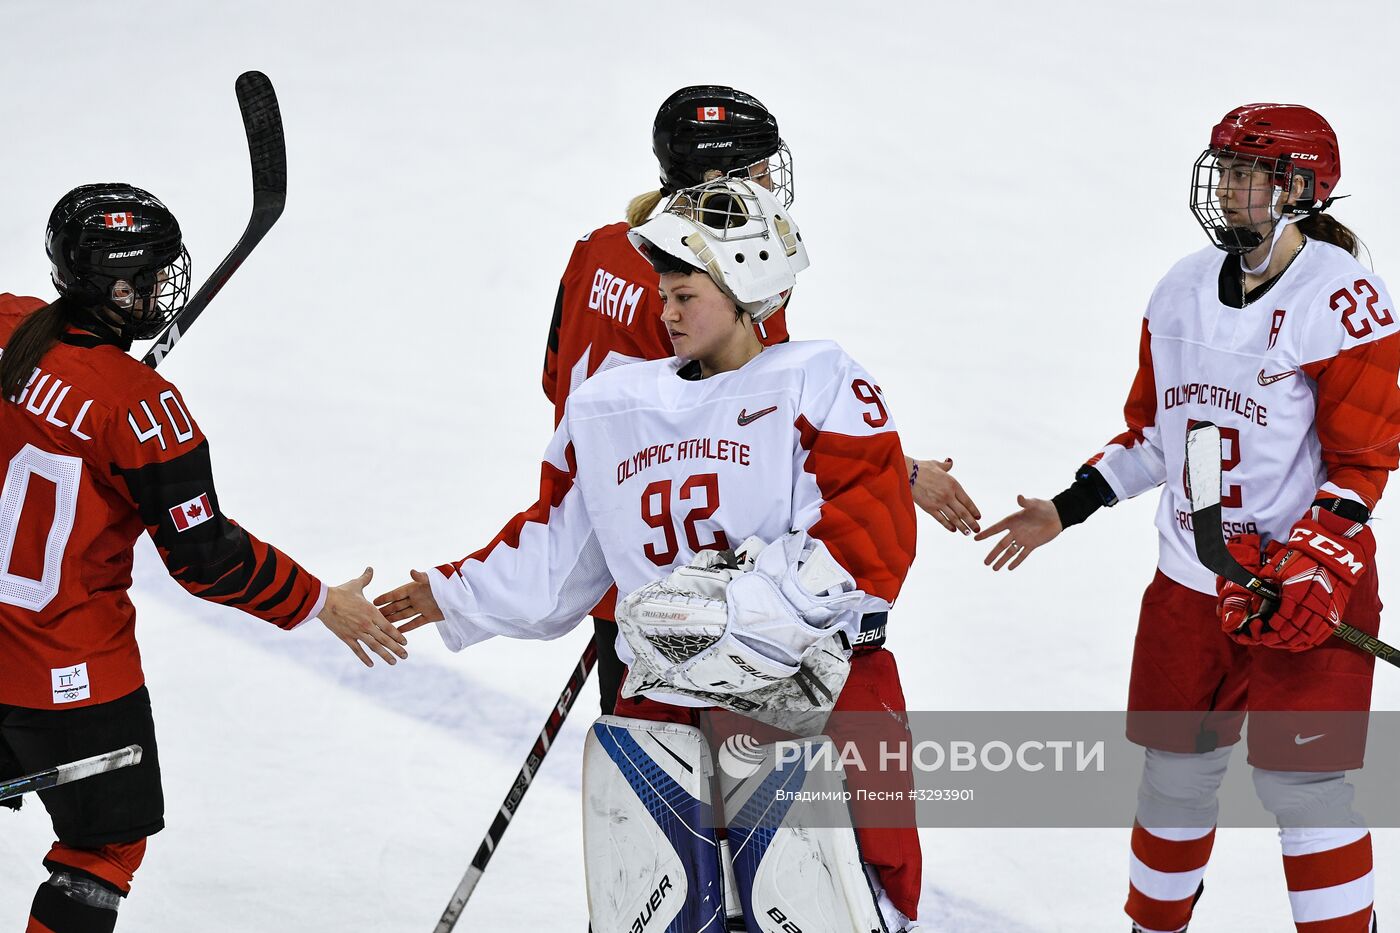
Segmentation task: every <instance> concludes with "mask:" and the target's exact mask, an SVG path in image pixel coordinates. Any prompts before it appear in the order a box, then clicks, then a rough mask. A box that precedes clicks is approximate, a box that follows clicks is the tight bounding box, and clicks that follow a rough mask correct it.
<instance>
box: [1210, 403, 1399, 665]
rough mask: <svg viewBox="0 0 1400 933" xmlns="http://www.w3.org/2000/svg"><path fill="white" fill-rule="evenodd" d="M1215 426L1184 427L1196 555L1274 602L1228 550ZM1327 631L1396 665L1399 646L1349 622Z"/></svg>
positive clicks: (1274, 595) (1267, 586) (1274, 594)
mask: <svg viewBox="0 0 1400 933" xmlns="http://www.w3.org/2000/svg"><path fill="white" fill-rule="evenodd" d="M1222 459H1223V458H1222V457H1221V449H1220V429H1219V428H1218V427H1216V426H1215V425H1214V424H1212V423H1211V422H1209V421H1202V422H1201V423H1199V424H1196V425H1194V426H1192V427H1191V428H1190V429H1188V430H1187V432H1186V478H1187V493H1188V494H1189V495H1190V497H1191V531H1192V534H1193V535H1194V536H1195V539H1196V558H1197V559H1198V560H1199V561H1200V562H1201V564H1202V565H1204V566H1205V568H1206V569H1207V570H1209V571H1210V572H1211V573H1214V574H1217V575H1218V576H1221V577H1224V578H1225V579H1226V580H1229V581H1230V582H1231V583H1237V584H1239V585H1240V586H1242V587H1244V588H1245V589H1247V590H1249V591H1250V592H1251V593H1256V594H1258V595H1259V596H1260V597H1262V598H1263V599H1264V600H1266V601H1268V602H1271V603H1274V604H1277V603H1278V599H1279V593H1278V589H1277V587H1275V586H1274V585H1273V584H1271V583H1267V582H1265V581H1264V580H1261V579H1259V578H1258V577H1256V576H1255V575H1254V574H1252V573H1250V572H1249V571H1248V570H1246V569H1245V567H1244V566H1243V565H1242V564H1241V563H1240V562H1239V561H1237V560H1235V556H1234V555H1233V554H1231V553H1230V549H1229V548H1228V547H1227V546H1226V545H1225V535H1224V532H1223V531H1221V505H1220V478H1221V461H1222ZM1332 635H1333V637H1335V638H1340V639H1341V640H1342V641H1344V642H1346V643H1347V644H1349V645H1352V646H1354V647H1356V648H1359V649H1361V650H1362V651H1364V652H1366V653H1367V654H1370V655H1374V656H1375V657H1377V658H1380V659H1381V660H1382V661H1387V662H1389V663H1391V664H1394V665H1395V666H1396V667H1400V651H1397V650H1396V649H1395V648H1394V647H1392V646H1390V645H1388V644H1386V643H1385V642H1383V641H1381V640H1380V639H1379V638H1376V637H1375V636H1373V635H1368V634H1366V633H1365V632H1363V631H1361V630H1360V629H1358V628H1356V627H1355V626H1352V625H1348V624H1347V623H1345V622H1338V623H1337V624H1336V625H1335V626H1334V627H1333V628H1332Z"/></svg>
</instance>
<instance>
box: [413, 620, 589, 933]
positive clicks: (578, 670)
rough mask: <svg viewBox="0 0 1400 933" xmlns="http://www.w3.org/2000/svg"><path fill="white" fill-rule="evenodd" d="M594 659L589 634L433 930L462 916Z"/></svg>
mask: <svg viewBox="0 0 1400 933" xmlns="http://www.w3.org/2000/svg"><path fill="white" fill-rule="evenodd" d="M597 660H598V646H597V644H595V643H594V640H593V639H592V638H591V637H590V638H589V639H588V647H586V648H584V649H583V655H582V656H581V657H580V658H579V659H578V664H577V665H575V667H574V670H573V673H572V674H570V675H569V680H568V683H566V684H564V690H563V692H562V693H560V694H559V699H558V700H557V701H556V702H555V704H554V709H553V710H551V711H550V714H549V718H548V719H546V720H545V723H544V728H543V729H541V730H540V734H539V737H538V738H536V739H535V744H534V745H533V746H531V748H530V754H528V755H526V756H525V764H524V765H523V766H521V768H520V772H519V773H518V774H516V776H515V781H514V782H513V783H512V784H511V786H510V791H509V792H508V793H507V794H506V799H505V800H504V801H502V803H501V806H500V809H499V810H497V811H496V817H495V819H493V820H492V821H491V828H490V829H488V830H487V831H486V836H485V838H483V839H482V840H481V845H479V846H477V849H476V855H475V856H473V857H472V863H471V866H470V867H469V868H468V869H467V872H466V874H464V875H463V876H462V880H461V881H459V882H458V883H457V890H455V891H453V892H452V900H450V901H448V902H447V909H446V910H444V911H443V912H442V917H441V919H439V920H438V922H437V926H435V927H433V933H452V929H453V928H454V927H455V926H456V925H457V921H458V920H459V919H461V916H462V911H463V910H464V909H465V908H466V906H467V901H468V900H470V899H471V896H472V892H473V891H475V890H476V886H477V883H478V882H479V881H481V876H482V874H483V873H484V872H485V871H486V863H487V862H489V861H491V856H492V855H493V854H494V853H495V851H496V846H498V845H500V843H501V837H502V836H504V835H505V831H506V828H507V827H509V826H510V821H511V819H512V818H513V817H514V816H515V811H516V810H517V809H519V807H520V802H521V800H522V799H524V797H525V792H526V791H527V790H529V789H530V782H531V781H533V780H534V779H535V774H536V773H537V772H538V771H539V767H540V764H541V763H542V762H543V761H544V756H545V755H547V754H548V753H549V748H550V746H551V745H553V744H554V740H555V739H556V738H558V737H559V730H560V729H562V728H563V727H564V720H565V718H567V717H568V715H569V710H571V709H573V708H574V701H575V700H577V699H578V695H579V692H580V691H581V690H582V689H583V685H584V684H585V683H587V682H588V675H589V673H590V672H591V671H592V670H593V664H594V662H595V661H597Z"/></svg>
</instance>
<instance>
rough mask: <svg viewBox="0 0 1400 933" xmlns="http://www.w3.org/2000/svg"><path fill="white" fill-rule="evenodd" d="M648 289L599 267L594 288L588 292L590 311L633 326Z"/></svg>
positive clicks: (595, 273) (594, 276) (594, 279)
mask: <svg viewBox="0 0 1400 933" xmlns="http://www.w3.org/2000/svg"><path fill="white" fill-rule="evenodd" d="M645 291H646V289H645V288H643V287H642V286H641V285H633V284H632V283H631V282H629V281H627V280H626V279H624V278H621V277H619V276H616V275H613V274H612V273H611V272H609V271H607V270H606V269H604V268H602V267H601V266H600V267H598V269H596V270H595V271H594V272H593V287H592V288H590V289H589V290H588V309H589V310H590V311H597V312H598V313H599V314H601V315H603V316H604V317H609V318H612V319H613V320H615V321H617V322H619V323H621V324H625V325H627V326H628V327H631V326H632V318H634V317H635V316H636V314H637V304H638V303H639V302H640V301H641V300H642V295H643V294H644V293H645Z"/></svg>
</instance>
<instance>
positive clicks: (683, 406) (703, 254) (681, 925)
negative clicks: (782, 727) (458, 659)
mask: <svg viewBox="0 0 1400 933" xmlns="http://www.w3.org/2000/svg"><path fill="white" fill-rule="evenodd" d="M629 236H630V237H631V239H632V242H633V244H634V245H635V246H636V247H637V248H638V250H639V251H641V252H642V253H643V255H644V256H646V258H647V259H648V260H649V261H650V262H651V263H652V264H653V266H654V267H655V268H656V269H657V271H658V272H659V273H660V293H661V298H662V305H663V311H662V320H663V321H664V322H665V324H666V327H667V330H668V333H669V335H670V338H671V341H672V345H673V347H674V349H675V353H676V356H675V357H674V358H672V359H667V360H659V361H654V362H639V363H634V364H632V365H629V366H623V367H618V368H615V369H612V370H609V371H606V372H600V373H598V374H596V375H594V376H593V377H592V378H590V379H589V380H587V381H586V382H584V383H583V385H581V386H580V387H579V388H578V389H577V390H575V391H574V392H573V393H572V394H571V395H570V397H569V399H568V402H567V405H566V407H565V411H564V415H563V417H562V419H561V420H560V423H559V426H558V429H557V430H556V432H555V435H554V438H553V440H552V441H551V443H550V445H549V448H548V450H547V452H546V454H545V461H544V464H543V466H542V474H541V486H540V498H539V501H538V502H537V503H536V504H535V505H534V506H533V507H532V508H530V509H528V510H527V511H525V512H522V513H520V514H519V515H517V516H516V517H515V518H514V519H513V520H512V521H511V522H510V523H508V524H507V525H506V527H505V528H504V529H503V530H502V532H501V533H500V534H499V535H498V536H497V537H496V539H495V540H494V541H492V542H491V543H490V544H488V545H487V546H486V547H485V548H482V549H481V550H478V551H476V552H474V553H472V554H471V555H469V556H468V557H466V558H463V559H462V560H459V561H456V562H453V563H449V564H444V565H442V566H440V567H438V568H436V569H435V570H433V571H429V572H428V573H426V574H423V573H418V572H416V571H415V572H414V574H413V577H414V582H413V583H410V584H407V585H405V586H403V587H400V588H398V589H397V590H394V591H392V592H390V593H387V594H385V595H384V596H382V597H380V599H379V600H377V601H376V602H377V603H378V604H379V605H381V606H382V607H383V609H384V612H385V615H386V616H387V617H388V618H389V619H390V620H391V621H396V622H399V621H402V622H404V624H403V625H402V626H401V630H403V631H409V630H411V629H413V628H416V627H417V626H419V625H422V624H426V623H428V622H436V623H438V629H439V632H440V633H441V635H442V637H443V639H444V641H445V642H446V643H447V645H448V646H449V647H450V648H452V649H454V650H460V649H462V648H465V647H467V646H469V645H472V644H475V643H477V642H479V641H482V640H484V639H487V638H490V637H492V636H493V635H507V636H511V637H516V638H556V637H558V636H560V635H563V634H565V633H566V632H568V631H569V630H571V629H572V628H574V627H575V626H576V625H577V624H578V622H579V620H580V619H582V618H584V617H585V616H586V615H587V613H588V611H589V610H590V609H591V608H592V607H593V606H594V605H595V604H596V603H597V601H598V600H599V598H600V597H601V596H602V595H603V594H604V593H605V592H606V591H607V589H608V587H609V586H610V584H611V583H612V582H613V581H616V583H617V587H618V592H619V593H620V594H623V596H622V598H620V599H619V602H618V622H619V629H620V630H621V634H620V636H619V638H618V642H617V649H618V653H619V655H620V657H621V658H622V660H623V661H624V662H625V663H626V664H628V665H629V668H630V673H629V677H628V680H627V682H626V683H625V684H624V687H623V690H622V696H621V698H620V699H619V702H618V706H617V713H618V715H617V716H607V717H603V718H602V719H600V720H599V721H598V723H596V724H595V726H594V728H593V731H592V733H591V734H590V737H589V746H588V751H587V752H586V754H585V779H584V782H585V800H586V802H585V847H586V850H587V868H588V889H589V904H590V913H591V919H592V923H593V930H594V931H595V933H613V931H615V930H616V931H625V930H633V929H640V928H642V927H643V926H645V927H646V928H647V929H653V928H654V929H657V930H683V931H692V930H701V929H704V930H715V931H719V930H722V929H724V923H725V910H726V905H725V898H724V897H721V896H720V888H721V887H728V888H729V890H728V891H727V892H726V897H728V899H729V905H728V906H729V911H730V913H731V914H733V913H734V912H736V911H738V910H740V909H742V912H743V913H744V915H745V916H746V918H747V922H749V923H750V926H749V928H750V929H758V928H759V926H758V924H759V922H760V921H759V919H758V918H763V920H762V922H763V923H764V924H765V925H764V926H763V928H764V929H768V928H769V926H773V924H774V923H776V926H773V928H774V929H777V928H784V929H790V928H794V927H791V926H789V927H783V926H782V924H783V923H788V924H796V926H797V927H800V928H801V929H804V930H807V931H809V933H821V931H829V933H846V931H851V930H860V931H862V933H866V931H869V930H880V929H885V930H890V931H892V933H893V931H900V930H904V929H906V928H908V922H909V919H910V918H913V917H914V916H915V915H916V912H917V907H918V895H919V889H920V873H921V864H920V852H919V844H918V835H917V832H916V830H915V828H914V826H913V815H912V805H911V809H910V810H909V811H908V812H909V822H908V824H907V825H905V826H901V827H895V828H857V830H856V833H855V836H854V837H853V836H852V833H851V830H850V829H849V828H848V829H846V830H844V831H842V830H822V831H820V832H819V833H817V834H815V835H812V834H808V835H805V836H802V837H801V838H800V839H799V838H798V837H797V836H795V835H794V836H791V837H788V838H787V839H786V841H784V837H783V835H782V833H779V834H778V835H777V836H775V837H774V838H773V841H772V842H771V843H770V842H769V841H767V839H768V837H767V836H763V834H758V835H754V836H752V838H750V837H749V836H745V837H744V838H745V839H746V840H749V842H751V843H752V844H749V842H746V843H745V844H744V845H742V846H741V845H739V844H738V843H734V844H735V850H736V852H735V856H734V860H733V873H734V875H735V878H733V879H732V882H733V884H732V885H729V886H725V885H723V884H722V883H721V878H722V874H723V862H722V858H721V857H719V852H720V850H721V847H722V843H720V842H719V841H718V839H717V838H716V837H715V835H714V831H713V829H708V830H707V829H706V828H705V827H704V826H703V825H702V824H703V823H704V822H705V819H708V818H709V817H705V818H702V817H701V815H700V814H702V813H704V814H711V815H715V816H714V818H716V819H721V818H724V817H725V816H727V817H731V818H732V817H733V816H734V813H733V812H731V811H732V810H735V809H737V808H733V807H730V806H726V805H724V804H720V803H719V802H718V800H716V799H712V796H711V788H710V786H709V775H710V774H711V773H712V771H713V768H712V763H711V761H710V749H709V747H708V746H707V745H706V744H705V742H706V740H705V738H704V736H703V735H702V734H701V732H700V730H698V729H696V728H694V726H695V725H696V724H697V722H699V720H698V719H697V712H698V710H699V709H700V708H704V707H712V706H716V705H719V706H724V707H727V708H729V709H733V710H747V711H750V712H753V713H754V715H755V716H759V717H760V718H761V714H762V713H763V711H764V710H763V707H773V706H777V705H782V706H784V707H791V706H793V704H794V697H796V700H797V705H801V703H802V702H807V701H803V700H802V699H801V698H802V696H803V695H805V694H806V693H812V699H815V700H816V703H815V704H814V705H815V706H816V707H818V708H819V711H820V712H829V711H830V710H831V708H832V705H833V701H834V708H835V710H836V711H838V712H839V711H846V710H850V711H882V710H887V711H892V712H894V713H896V716H894V717H890V718H889V719H890V722H891V723H892V724H893V725H892V726H891V728H892V729H893V730H894V732H895V733H897V735H896V736H895V739H896V740H898V738H899V735H900V734H903V733H902V730H903V729H904V725H903V723H902V721H901V719H900V717H901V716H902V713H903V710H904V697H903V693H902V691H901V689H900V685H899V675H898V671H897V669H896V667H895V663H894V658H893V656H892V655H891V654H890V652H889V651H887V650H885V649H884V648H883V641H884V630H883V625H881V626H880V627H879V629H878V630H872V631H863V630H862V619H863V617H866V616H869V615H871V614H878V613H883V612H886V611H888V610H889V609H890V607H891V606H892V604H893V603H894V600H895V597H896V596H897V594H898V593H899V590H900V587H901V585H902V583H903V581H904V578H905V575H906V573H907V572H908V570H909V566H910V563H911V561H912V560H913V557H914V542H915V520H914V504H913V498H912V495H911V492H910V481H909V474H908V472H907V471H906V468H905V461H904V455H903V451H902V449H901V447H900V441H899V435H898V434H897V433H896V432H895V426H894V420H893V418H892V416H891V414H890V410H889V407H888V405H887V403H886V401H885V399H884V396H883V393H882V392H881V390H880V387H879V384H878V382H877V381H876V379H875V378H874V377H873V376H871V375H870V374H869V373H867V372H866V371H865V370H864V369H863V368H862V367H861V366H860V365H859V364H858V363H856V362H855V361H854V360H852V359H851V358H850V357H849V356H847V355H846V353H845V352H844V351H843V350H842V349H841V348H840V347H839V346H837V345H836V344H835V343H831V342H827V341H795V342H791V343H786V344H781V345H778V346H772V347H768V348H766V349H765V348H764V347H763V345H762V344H761V343H760V342H759V340H758V338H757V336H756V335H755V332H754V327H753V325H754V324H755V323H757V322H761V321H762V320H763V318H764V317H766V316H767V315H768V314H770V313H772V311H774V310H776V309H777V308H778V307H780V306H781V305H782V303H783V301H784V298H785V295H786V293H787V291H789V290H790V289H791V288H792V286H793V284H794V282H795V275H796V272H798V271H800V270H801V269H803V268H805V267H806V265H807V256H806V250H805V247H804V246H803V245H802V242H801V235H800V234H799V232H798V230H797V227H796V224H795V223H794V222H793V221H792V218H791V217H790V216H789V214H788V212H787V211H786V210H785V209H784V208H783V207H781V206H780V205H779V204H778V202H777V201H776V200H774V198H773V196H772V195H771V194H770V193H769V192H767V191H766V190H765V189H763V188H762V187H760V186H758V185H757V184H754V183H753V182H750V181H747V180H739V179H732V178H726V179H720V180H717V181H714V182H710V183H708V184H706V185H702V186H700V187H698V188H693V189H686V190H683V191H680V192H678V193H677V194H675V195H674V196H673V197H672V199H671V201H670V202H669V203H668V205H667V207H666V209H665V210H663V211H662V212H661V213H660V214H658V215H657V216H656V217H655V218H653V219H652V220H650V221H648V222H646V223H645V224H643V225H641V226H640V227H637V228H634V229H633V230H632V231H631V233H630V234H629ZM735 549H739V550H740V552H741V557H743V555H744V553H745V552H746V553H747V559H744V560H742V562H740V561H739V560H737V559H736V560H733V561H727V562H723V563H721V562H719V558H718V555H719V553H720V552H723V551H733V550H735ZM876 618H879V617H878V615H877V616H876ZM842 677H844V678H845V680H844V688H842V686H841V683H842V681H841V678H842ZM828 687H829V688H831V689H830V690H829V691H828V692H829V693H830V696H827V697H825V698H823V697H822V696H821V694H822V691H823V690H824V689H825V688H828ZM809 688H812V689H810V690H809ZM836 728H837V726H836V723H835V720H833V722H832V729H833V731H834V730H835V729H836ZM833 737H836V736H833ZM658 749H659V750H660V751H661V754H657V755H656V756H655V758H653V757H651V756H652V752H654V751H657V750H658ZM639 760H645V762H646V764H645V767H641V768H640V770H639V766H638V764H637V762H638V761H639ZM676 762H680V763H681V765H680V768H679V770H677V764H676ZM847 778H848V780H849V781H850V782H851V784H852V786H853V787H856V786H859V784H858V782H859V781H860V780H864V779H866V778H864V777H863V776H860V775H848V776H847ZM663 784H664V786H665V788H669V790H666V789H662V790H658V787H660V786H661V785H663ZM619 788H620V789H619ZM734 790H735V791H737V790H739V788H734ZM658 794H659V795H660V796H659V797H658V796H657V795H658ZM623 798H625V799H623ZM629 801H630V802H629ZM658 801H660V802H658ZM740 802H742V798H741V800H740ZM729 803H732V800H730V793H729V792H728V791H726V795H725V804H729ZM629 808H630V809H629ZM688 808H689V809H688ZM634 811H635V812H634ZM648 813H650V817H647V814H648ZM678 814H679V815H678ZM886 826H888V821H886ZM843 832H844V836H843V835H842V833H843ZM760 837H762V841H759V840H760ZM856 837H858V839H859V846H858V847H857V844H856ZM736 838H737V837H736V828H735V825H734V823H733V822H732V819H731V821H730V823H729V839H730V841H731V842H734V840H735V839H736ZM697 840H698V841H697ZM812 846H815V847H816V848H815V849H811V850H808V849H807V848H804V847H808V848H810V847H812ZM765 847H766V848H765ZM740 850H742V851H740ZM628 859H630V860H631V861H630V862H628V861H627V860H628ZM862 863H864V864H862ZM658 866H660V867H658ZM667 866H669V867H667ZM814 866H820V867H821V871H820V872H819V873H817V874H813V875H811V877H810V878H809V879H808V880H807V881H803V880H802V877H801V876H802V874H803V872H808V873H810V872H812V871H815V870H816V869H815V868H814ZM717 872H718V874H717ZM867 872H868V875H867ZM780 876H781V877H782V878H783V879H784V880H783V885H782V887H781V889H780V888H779V886H778V885H777V884H776V882H777V880H778V878H779V877H780ZM867 878H868V879H869V880H867ZM654 914H655V915H656V916H653V915H654ZM779 917H784V918H786V919H782V920H779V919H778V918H779ZM658 918H659V919H658ZM639 923H640V926H639V925H638V924H639ZM653 924H654V925H653Z"/></svg>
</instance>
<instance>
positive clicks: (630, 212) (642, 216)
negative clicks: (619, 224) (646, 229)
mask: <svg viewBox="0 0 1400 933" xmlns="http://www.w3.org/2000/svg"><path fill="white" fill-rule="evenodd" d="M660 203H661V192H660V191H648V192H647V193H646V194H639V195H637V196H636V197H635V198H633V199H632V200H630V201H628V202H627V223H628V225H629V226H632V227H640V226H641V225H642V224H644V223H646V222H647V218H648V217H650V216H651V212H652V211H654V210H656V205H658V204H660Z"/></svg>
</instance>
